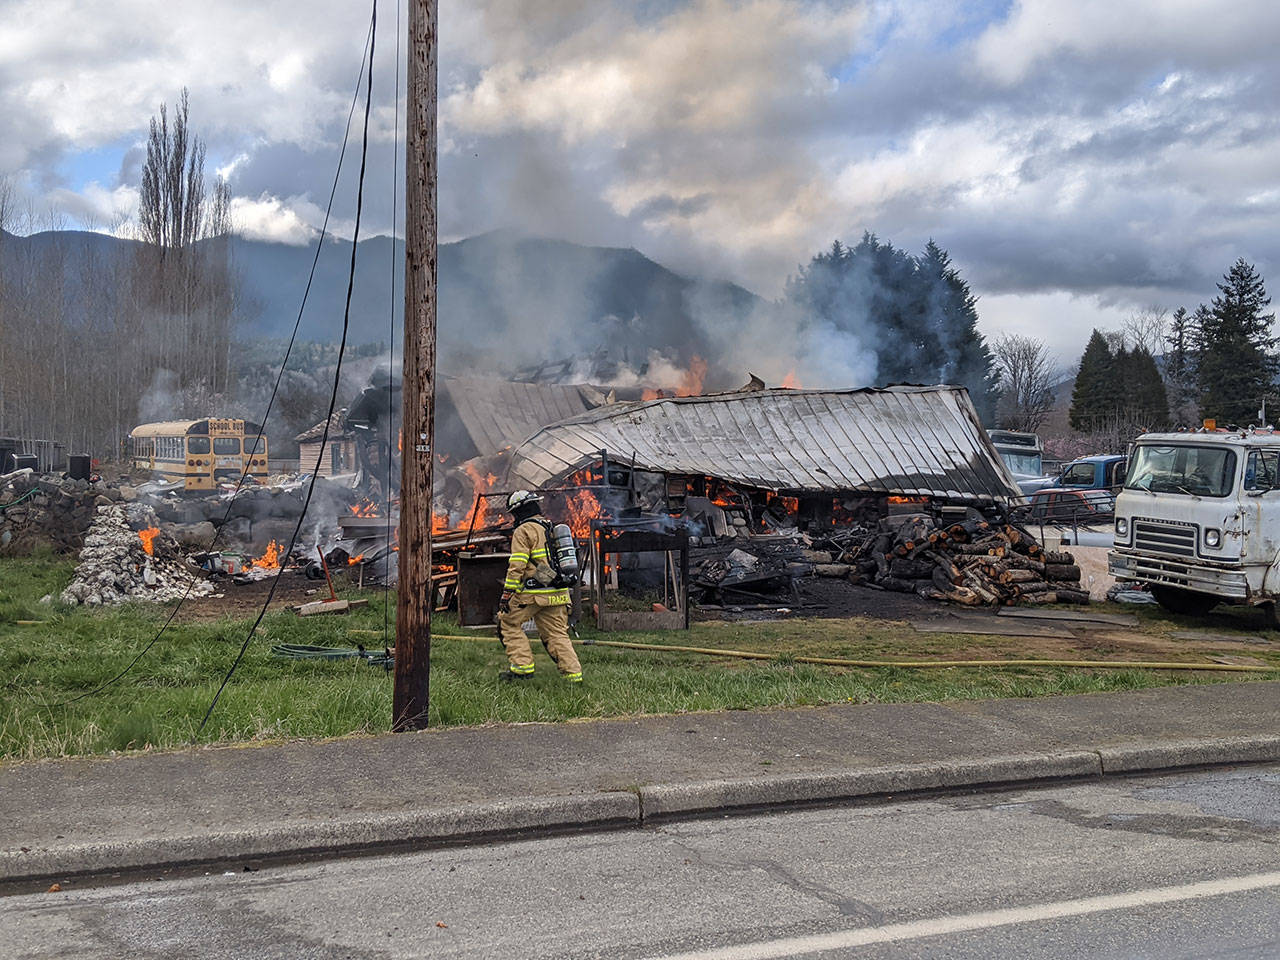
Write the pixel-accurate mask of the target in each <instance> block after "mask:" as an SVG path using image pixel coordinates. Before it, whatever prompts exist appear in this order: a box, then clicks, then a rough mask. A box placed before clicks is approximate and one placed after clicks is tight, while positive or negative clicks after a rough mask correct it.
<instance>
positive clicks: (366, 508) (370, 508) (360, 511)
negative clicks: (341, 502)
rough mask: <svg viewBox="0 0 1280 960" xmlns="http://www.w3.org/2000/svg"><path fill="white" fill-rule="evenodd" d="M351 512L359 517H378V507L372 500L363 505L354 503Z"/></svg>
mask: <svg viewBox="0 0 1280 960" xmlns="http://www.w3.org/2000/svg"><path fill="white" fill-rule="evenodd" d="M351 512H352V513H353V514H355V515H356V516H357V517H376V516H377V515H378V505H377V504H376V503H374V502H373V501H372V500H367V501H365V502H364V503H361V504H355V503H353V504H352V505H351Z"/></svg>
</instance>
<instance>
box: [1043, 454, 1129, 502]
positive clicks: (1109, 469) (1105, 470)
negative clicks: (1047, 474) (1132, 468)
mask: <svg viewBox="0 0 1280 960" xmlns="http://www.w3.org/2000/svg"><path fill="white" fill-rule="evenodd" d="M1127 463H1128V458H1126V457H1124V456H1123V455H1121V454H1118V453H1112V454H1106V455H1104V456H1098V457H1081V458H1080V459H1079V460H1073V461H1071V462H1070V463H1068V464H1067V465H1066V466H1065V467H1063V468H1062V473H1060V474H1059V475H1058V479H1057V482H1056V483H1054V486H1055V487H1060V488H1066V489H1069V490H1110V491H1112V492H1113V493H1114V492H1116V491H1117V490H1119V489H1120V488H1121V487H1122V486H1124V472H1125V466H1126V464H1127Z"/></svg>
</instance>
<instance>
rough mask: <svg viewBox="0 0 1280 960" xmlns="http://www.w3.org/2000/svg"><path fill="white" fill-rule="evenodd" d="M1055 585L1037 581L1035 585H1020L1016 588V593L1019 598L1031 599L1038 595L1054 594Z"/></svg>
mask: <svg viewBox="0 0 1280 960" xmlns="http://www.w3.org/2000/svg"><path fill="white" fill-rule="evenodd" d="M1052 592H1053V584H1052V583H1045V582H1044V581H1043V580H1037V581H1035V582H1033V583H1020V584H1018V585H1017V586H1016V587H1015V588H1014V593H1016V594H1017V595H1018V596H1019V597H1029V596H1031V595H1032V594H1036V593H1052Z"/></svg>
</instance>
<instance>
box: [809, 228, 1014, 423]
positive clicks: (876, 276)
mask: <svg viewBox="0 0 1280 960" xmlns="http://www.w3.org/2000/svg"><path fill="white" fill-rule="evenodd" d="M786 299H787V300H788V301H789V302H790V304H791V305H793V306H795V307H797V308H798V309H799V310H800V311H801V313H802V314H803V315H806V316H808V317H809V318H811V319H812V320H813V321H814V322H821V323H824V324H829V325H831V326H834V327H835V328H836V329H838V330H848V331H852V332H856V333H858V334H860V335H864V336H862V339H863V341H864V342H865V343H866V345H867V347H868V349H872V350H874V351H875V355H876V383H878V384H889V383H927V384H932V383H955V384H958V385H961V386H964V387H967V388H968V390H969V393H970V396H971V397H972V398H973V402H974V405H975V406H976V407H977V409H978V413H979V415H980V416H981V417H982V418H983V420H984V422H987V423H990V422H992V419H993V417H994V414H995V402H996V398H997V396H998V389H997V383H998V378H997V376H996V373H995V369H994V360H993V358H992V355H991V351H990V349H989V348H988V346H987V344H986V341H985V340H984V339H983V337H982V334H981V333H979V332H978V327H977V323H978V313H977V309H976V304H977V298H975V297H974V296H973V294H972V292H971V291H970V290H969V285H968V284H967V283H965V281H964V279H963V278H962V277H961V276H960V274H959V272H958V271H957V270H956V269H955V267H954V266H953V265H952V263H951V259H950V257H949V256H948V255H947V253H946V251H944V250H942V249H941V248H940V247H939V246H938V245H937V244H935V243H933V242H932V241H930V242H929V244H928V245H927V246H926V247H925V250H924V252H923V253H922V254H921V255H920V256H919V257H913V256H911V255H910V254H908V253H906V252H904V251H902V250H898V249H897V248H895V247H894V246H893V244H891V243H887V242H884V241H881V240H880V239H879V238H877V237H876V236H875V235H874V234H871V233H864V234H863V236H862V239H861V240H860V241H859V242H858V243H857V244H856V245H855V246H853V247H846V246H844V245H843V244H841V243H840V241H838V240H837V241H835V242H834V243H833V244H832V245H831V248H830V250H828V251H826V252H824V253H820V254H818V255H817V256H815V257H814V258H813V259H812V260H811V261H810V262H809V263H808V264H806V265H805V266H803V267H801V268H800V271H799V274H798V275H797V276H796V277H795V278H793V279H792V280H790V281H788V283H787V290H786ZM866 334H870V335H869V336H865V335H866Z"/></svg>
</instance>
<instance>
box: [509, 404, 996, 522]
mask: <svg viewBox="0 0 1280 960" xmlns="http://www.w3.org/2000/svg"><path fill="white" fill-rule="evenodd" d="M602 449H603V450H606V451H608V454H609V456H610V457H612V458H616V459H617V460H620V461H626V462H630V461H631V460H632V459H633V458H634V460H635V463H636V465H637V466H638V467H641V468H643V469H645V470H652V471H657V472H660V473H676V474H680V473H685V474H693V475H706V476H712V477H719V478H721V479H724V480H730V481H733V482H736V483H741V484H744V485H747V486H754V487H764V488H768V489H773V490H791V491H797V492H806V491H808V492H819V491H832V492H835V491H859V490H860V491H866V492H876V493H886V494H901V495H908V496H931V497H941V498H946V499H951V500H1005V499H1008V498H1011V497H1016V496H1018V491H1017V487H1016V485H1015V484H1014V481H1013V478H1012V477H1011V476H1010V475H1009V472H1008V471H1007V470H1006V469H1005V466H1004V463H1003V462H1002V461H1001V460H1000V457H999V455H998V454H997V453H996V451H995V448H994V447H992V446H991V442H990V441H989V440H988V439H987V435H986V432H985V431H984V430H983V429H982V426H981V423H980V422H979V420H978V415H977V411H975V410H974V408H973V404H972V402H970V400H969V395H968V393H967V392H966V391H965V390H964V389H963V388H960V387H948V386H938V387H887V388H884V389H865V390H840V391H834V390H765V391H759V392H755V393H736V394H721V395H716V396H709V397H680V398H668V399H663V400H651V401H646V402H641V403H627V404H616V405H613V406H609V407H602V408H600V409H598V410H594V411H592V412H590V413H588V414H585V415H582V416H578V417H574V418H573V419H571V420H566V421H564V422H561V423H558V424H555V425H553V426H550V427H546V428H544V429H542V430H539V431H538V432H536V433H534V434H533V435H532V436H530V437H529V438H528V439H527V440H525V441H524V443H522V444H520V445H519V446H518V447H517V448H516V449H515V450H514V451H513V453H512V457H511V464H510V467H509V472H508V482H509V485H510V486H513V487H517V486H525V487H543V486H552V485H554V484H555V483H556V482H558V481H560V480H562V479H563V478H564V477H565V476H566V475H567V474H569V473H572V472H573V471H574V470H577V469H580V468H581V467H582V466H584V465H586V464H588V463H591V462H593V461H594V460H596V459H597V458H598V457H599V451H600V450H602Z"/></svg>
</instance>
